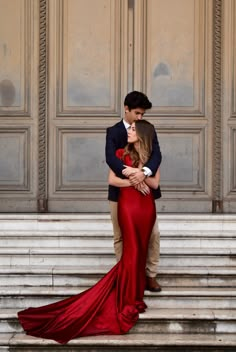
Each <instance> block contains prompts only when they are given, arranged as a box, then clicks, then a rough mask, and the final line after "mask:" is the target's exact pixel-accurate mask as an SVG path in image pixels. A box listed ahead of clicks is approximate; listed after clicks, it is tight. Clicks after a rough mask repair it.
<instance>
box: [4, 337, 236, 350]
mask: <svg viewBox="0 0 236 352" xmlns="http://www.w3.org/2000/svg"><path fill="white" fill-rule="evenodd" d="M0 346H2V347H1V352H6V351H9V352H10V351H11V352H13V351H14V352H15V351H17V352H19V351H24V352H32V351H34V352H39V351H40V352H42V351H43V352H52V351H69V352H74V351H80V352H98V351H100V352H101V351H106V352H108V351H109V352H113V351H115V352H128V351H129V352H131V351H132V352H133V351H142V352H150V351H159V352H180V351H181V352H206V351H207V352H211V351H212V352H235V347H236V335H235V334H172V333H171V334H155V335H154V334H152V333H150V334H132V333H129V334H127V335H122V336H121V335H118V336H93V337H83V338H78V339H74V340H71V341H70V342H69V343H68V344H67V345H59V344H57V343H56V342H54V341H51V340H45V339H39V338H34V337H31V336H26V335H25V334H21V333H18V334H11V333H8V334H0Z"/></svg>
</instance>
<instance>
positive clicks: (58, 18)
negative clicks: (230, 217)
mask: <svg viewBox="0 0 236 352" xmlns="http://www.w3.org/2000/svg"><path fill="white" fill-rule="evenodd" d="M49 6H50V7H49V15H50V17H49V32H50V37H49V43H50V53H49V56H50V60H49V75H50V76H49V114H48V117H49V194H48V200H49V209H50V210H51V211H65V210H66V211H67V210H68V211H85V212H91V211H95V212H100V211H107V210H108V207H107V200H106V197H107V192H106V188H107V187H106V182H107V181H106V177H107V167H106V164H105V161H104V143H105V128H106V127H107V126H109V125H112V124H113V123H115V122H116V121H118V120H119V119H120V116H122V100H123V97H124V96H125V94H126V93H127V92H128V91H130V90H132V89H137V90H142V91H144V92H146V93H147V94H148V96H149V97H150V99H151V101H152V102H153V109H152V111H151V112H150V113H148V114H147V118H148V119H149V120H150V121H152V122H153V123H154V124H155V126H156V127H157V131H158V136H159V139H160V143H161V149H162V153H163V163H162V166H161V179H162V181H161V185H162V190H163V200H161V201H160V202H159V204H160V206H159V209H160V211H179V212H186V211H190V212H211V211H212V174H213V170H212V143H213V138H212V133H213V129H212V126H213V90H212V83H213V75H212V71H213V70H212V65H213V60H212V57H213V48H212V36H213V2H212V1H211V0H208V1H204V0H178V1H176V0H146V1H144V0H136V1H126V0H123V1H122V0H117V1H114V0H99V1H92V0H90V1H88V0H64V1H62V0H60V1H59V0H52V1H50V2H49ZM183 8H184V13H185V15H184V16H183ZM180 200H181V201H180Z"/></svg>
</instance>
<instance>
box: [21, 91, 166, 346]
mask: <svg viewBox="0 0 236 352" xmlns="http://www.w3.org/2000/svg"><path fill="white" fill-rule="evenodd" d="M124 107H125V114H124V119H123V120H122V121H120V122H119V123H117V124H116V125H115V126H113V127H111V128H108V129H107V142H106V158H107V163H108V165H109V167H110V170H109V176H108V182H109V185H110V187H109V200H110V206H111V216H112V221H113V227H114V238H115V239H114V244H115V252H116V256H117V260H118V262H117V264H116V265H115V266H114V267H113V268H112V269H111V270H110V271H109V272H108V273H107V274H106V275H105V276H104V277H103V278H102V279H101V280H99V281H98V282H97V283H96V284H95V285H94V286H93V287H91V288H89V289H88V290H86V291H84V292H82V293H79V294H77V295H75V296H72V297H69V298H67V299H64V300H62V301H59V302H55V303H52V304H48V305H46V306H42V307H37V308H28V309H25V310H23V311H20V312H18V318H19V321H20V323H21V325H22V326H23V328H24V330H25V331H26V333H27V334H28V335H31V336H35V337H41V338H46V339H53V340H55V341H57V342H59V343H61V344H65V343H67V342H68V341H69V340H71V339H74V338H76V337H81V336H89V335H117V334H125V333H127V332H128V331H129V330H130V329H131V328H132V327H133V326H134V324H135V323H136V321H137V320H138V317H139V313H142V312H145V309H146V308H147V306H146V304H145V302H144V300H143V299H144V290H145V289H148V290H150V291H154V292H155V291H157V292H158V291H160V290H161V287H160V285H159V284H158V282H157V281H156V274H157V264H158V257H159V231H158V226H157V221H156V207H155V199H156V198H158V197H160V188H159V181H160V170H159V165H160V163H161V153H160V148H159V143H158V140H157V136H156V132H155V128H154V126H153V125H152V124H151V123H149V122H148V121H146V120H143V119H142V118H143V115H144V113H145V111H146V110H148V109H150V108H151V107H152V104H151V103H150V101H149V100H148V98H147V97H146V95H144V94H143V93H141V92H136V91H134V92H131V93H129V94H128V95H127V96H126V98H125V101H124Z"/></svg>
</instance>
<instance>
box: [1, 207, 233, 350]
mask: <svg viewBox="0 0 236 352" xmlns="http://www.w3.org/2000/svg"><path fill="white" fill-rule="evenodd" d="M159 224H160V231H161V260H160V267H159V275H158V280H159V282H160V283H161V285H162V286H163V291H162V292H161V293H156V294H155V293H150V292H145V302H146V303H147V304H148V307H149V308H148V310H147V311H146V312H145V313H144V314H141V315H140V319H139V321H138V323H137V325H136V326H135V327H134V328H133V329H132V330H131V331H130V333H129V334H127V335H123V336H97V337H88V338H80V339H75V340H72V341H71V342H69V344H67V345H64V346H61V345H58V344H56V343H55V342H53V341H50V340H43V339H35V338H33V337H29V336H26V335H25V334H24V333H23V332H22V329H21V327H20V325H19V324H18V322H17V319H16V312H17V311H18V310H21V309H22V308H25V307H29V306H39V305H43V304H47V303H51V302H55V301H57V300H60V299H63V298H66V297H68V296H70V295H73V294H76V293H78V292H81V291H83V290H84V289H86V288H88V287H90V286H91V285H93V284H94V283H95V282H97V280H98V279H99V278H100V277H102V276H103V275H104V274H105V273H106V272H107V271H108V270H109V268H111V266H112V265H113V264H114V263H115V258H114V254H113V243H112V228H111V222H110V218H109V215H96V214H93V215H82V214H79V215H70V214H65V215H64V214H56V215H55V214H50V215H46V214H43V215H42V214H41V215H40V214H36V215H34V214H32V215H21V214H14V215H7V214H1V215H0V351H1V352H2V351H3V352H5V351H24V352H29V351H30V352H31V351H41V352H42V351H44V352H47V351H50V352H51V351H70V352H73V351H82V352H85V351H86V352H87V351H89V352H95V351H116V352H117V351H136V350H137V351H142V352H146V351H163V352H164V351H181V352H185V351H186V352H187V351H191V352H192V351H195V352H196V351H198V352H200V351H214V352H218V351H232V352H233V351H234V352H235V351H236V242H235V240H236V215H202V214H198V215H196V214H195V215H175V214H161V215H160V216H159Z"/></svg>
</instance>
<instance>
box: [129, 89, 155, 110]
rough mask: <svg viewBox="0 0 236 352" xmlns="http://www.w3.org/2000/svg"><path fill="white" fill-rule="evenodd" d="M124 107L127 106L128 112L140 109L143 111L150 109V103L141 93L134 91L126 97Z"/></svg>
mask: <svg viewBox="0 0 236 352" xmlns="http://www.w3.org/2000/svg"><path fill="white" fill-rule="evenodd" d="M124 105H125V106H128V108H129V110H132V109H137V108H142V109H145V110H148V109H151V107H152V103H151V102H150V101H149V99H148V97H147V96H146V95H145V94H144V93H142V92H138V91H137V90H134V91H133V92H130V93H128V94H127V95H126V97H125V100H124Z"/></svg>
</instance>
